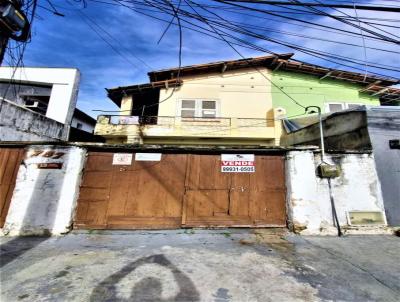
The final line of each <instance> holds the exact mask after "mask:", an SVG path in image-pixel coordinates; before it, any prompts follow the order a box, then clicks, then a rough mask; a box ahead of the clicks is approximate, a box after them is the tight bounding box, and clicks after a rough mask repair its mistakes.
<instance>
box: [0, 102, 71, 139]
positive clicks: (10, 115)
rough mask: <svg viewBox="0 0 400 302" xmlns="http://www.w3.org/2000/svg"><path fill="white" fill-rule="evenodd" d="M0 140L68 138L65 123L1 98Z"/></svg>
mask: <svg viewBox="0 0 400 302" xmlns="http://www.w3.org/2000/svg"><path fill="white" fill-rule="evenodd" d="M0 102H1V107H0V141H30V142H32V141H57V140H66V139H67V137H68V132H67V130H66V129H65V127H64V125H63V124H61V123H59V122H56V121H54V120H52V119H49V118H48V117H46V116H44V115H41V114H39V113H36V112H34V111H32V110H29V109H26V108H23V107H20V106H18V105H16V104H13V103H10V102H8V101H5V100H0Z"/></svg>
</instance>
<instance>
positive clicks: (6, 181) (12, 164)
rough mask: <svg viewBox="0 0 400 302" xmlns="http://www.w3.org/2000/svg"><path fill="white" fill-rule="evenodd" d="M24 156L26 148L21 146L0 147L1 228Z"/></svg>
mask: <svg viewBox="0 0 400 302" xmlns="http://www.w3.org/2000/svg"><path fill="white" fill-rule="evenodd" d="M23 156H24V150H23V149H21V148H0V228H2V227H3V226H4V222H5V220H6V217H7V213H8V209H9V207H10V202H11V197H12V193H13V191H14V187H15V180H16V178H17V173H18V169H19V166H20V164H21V161H22V159H23Z"/></svg>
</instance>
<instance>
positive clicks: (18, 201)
mask: <svg viewBox="0 0 400 302" xmlns="http://www.w3.org/2000/svg"><path fill="white" fill-rule="evenodd" d="M85 155H86V151H85V150H84V149H82V148H78V147H57V146H31V147H29V148H28V149H27V152H26V155H25V158H24V160H23V162H22V164H21V166H20V168H19V171H18V175H17V180H16V186H15V189H14V192H13V197H12V199H11V204H10V209H9V212H8V215H7V218H6V222H5V225H4V228H3V233H5V234H9V235H46V234H53V235H58V234H62V233H65V232H68V231H69V228H70V226H71V225H72V218H73V212H74V209H75V205H76V200H77V197H78V194H79V184H80V179H81V173H82V169H83V163H84V160H85ZM43 163H46V164H49V163H60V164H62V168H61V169H54V168H53V169H39V168H38V164H43Z"/></svg>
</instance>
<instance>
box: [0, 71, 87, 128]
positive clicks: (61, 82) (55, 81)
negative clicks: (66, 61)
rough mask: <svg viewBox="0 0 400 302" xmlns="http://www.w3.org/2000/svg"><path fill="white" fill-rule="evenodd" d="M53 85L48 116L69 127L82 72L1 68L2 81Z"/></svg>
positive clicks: (0, 77) (0, 76)
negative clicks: (10, 80) (11, 80)
mask: <svg viewBox="0 0 400 302" xmlns="http://www.w3.org/2000/svg"><path fill="white" fill-rule="evenodd" d="M11 78H12V79H13V80H15V81H18V80H20V81H30V82H34V83H38V84H40V83H42V84H51V85H52V90H51V95H50V100H49V106H48V108H47V112H46V116H47V117H48V118H51V119H53V120H55V121H57V122H60V123H62V124H66V125H69V124H70V123H71V120H72V115H73V112H74V109H75V106H76V100H77V97H78V89H79V81H80V72H79V70H78V69H76V68H40V67H24V68H17V69H16V70H15V68H13V67H0V79H4V80H8V79H11Z"/></svg>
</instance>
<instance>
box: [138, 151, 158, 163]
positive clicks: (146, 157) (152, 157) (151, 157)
mask: <svg viewBox="0 0 400 302" xmlns="http://www.w3.org/2000/svg"><path fill="white" fill-rule="evenodd" d="M135 160H137V161H160V160H161V153H136V154H135Z"/></svg>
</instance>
